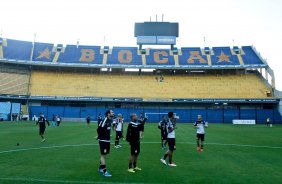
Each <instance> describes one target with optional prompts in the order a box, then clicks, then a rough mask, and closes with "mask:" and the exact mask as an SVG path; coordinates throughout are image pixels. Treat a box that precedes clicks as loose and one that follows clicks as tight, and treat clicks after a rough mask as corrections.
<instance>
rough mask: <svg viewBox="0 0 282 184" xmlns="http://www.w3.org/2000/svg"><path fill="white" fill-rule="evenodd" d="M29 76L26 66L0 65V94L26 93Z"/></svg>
mask: <svg viewBox="0 0 282 184" xmlns="http://www.w3.org/2000/svg"><path fill="white" fill-rule="evenodd" d="M29 76H30V74H29V72H28V70H27V69H26V68H20V69H18V68H14V67H13V68H7V67H3V66H1V65H0V94H9V95H10V94H12V95H27V93H28V83H29Z"/></svg>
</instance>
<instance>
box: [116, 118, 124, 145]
mask: <svg viewBox="0 0 282 184" xmlns="http://www.w3.org/2000/svg"><path fill="white" fill-rule="evenodd" d="M115 128H116V140H115V148H120V147H121V145H120V144H119V140H120V139H121V137H122V128H123V117H122V114H118V118H117V120H116V126H115Z"/></svg>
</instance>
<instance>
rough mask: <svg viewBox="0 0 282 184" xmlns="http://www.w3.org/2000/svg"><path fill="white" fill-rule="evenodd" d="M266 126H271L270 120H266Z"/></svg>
mask: <svg viewBox="0 0 282 184" xmlns="http://www.w3.org/2000/svg"><path fill="white" fill-rule="evenodd" d="M266 126H270V118H269V117H268V118H266Z"/></svg>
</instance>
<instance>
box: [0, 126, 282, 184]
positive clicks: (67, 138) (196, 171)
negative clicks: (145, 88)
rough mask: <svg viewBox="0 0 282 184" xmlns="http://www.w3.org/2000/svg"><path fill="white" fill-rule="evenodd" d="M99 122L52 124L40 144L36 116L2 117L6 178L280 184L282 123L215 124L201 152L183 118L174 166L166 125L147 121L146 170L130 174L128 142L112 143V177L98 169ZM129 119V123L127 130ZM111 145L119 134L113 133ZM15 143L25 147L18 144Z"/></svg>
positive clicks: (0, 163) (1, 173)
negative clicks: (163, 140)
mask: <svg viewBox="0 0 282 184" xmlns="http://www.w3.org/2000/svg"><path fill="white" fill-rule="evenodd" d="M96 126H97V125H96V123H91V127H90V128H87V126H86V123H70V122H62V124H61V126H60V127H58V128H51V127H47V128H46V133H45V136H46V142H45V143H41V142H40V138H39V135H38V126H36V125H35V123H34V122H18V123H11V122H1V123H0V183H1V184H8V183H9V184H15V183H20V184H24V183H78V184H82V183H86V184H92V183H175V184H177V183H201V184H202V183H281V182H282V172H281V171H282V126H281V125H274V126H273V127H266V126H265V125H231V124H211V123H210V124H209V128H208V129H206V141H205V143H206V144H205V150H204V152H202V153H199V152H197V151H196V145H195V142H196V141H195V135H196V134H195V129H194V127H193V125H192V124H180V123H178V124H177V126H178V129H177V130H176V147H177V150H176V151H175V153H174V155H173V159H174V161H175V163H176V164H177V165H178V166H177V167H176V168H171V167H169V166H164V165H162V164H161V162H160V158H161V157H162V155H163V154H164V152H165V150H162V149H161V145H160V131H159V129H157V124H153V123H147V124H146V126H145V134H144V138H143V139H142V143H141V153H140V156H139V160H138V163H137V165H138V166H139V167H141V168H142V169H143V170H142V171H139V172H137V173H134V174H131V173H128V172H127V167H128V159H129V154H130V151H129V146H128V144H127V143H126V141H121V144H122V146H123V147H122V148H120V149H115V148H114V147H113V145H112V146H111V153H110V155H109V156H108V157H107V168H108V170H109V172H110V173H111V174H112V175H113V177H112V178H105V177H103V176H102V175H101V174H99V173H98V172H97V169H98V163H99V157H100V156H99V153H100V152H99V147H98V145H97V143H98V142H97V140H96V139H95V137H96ZM126 128H127V124H126V125H125V130H126ZM112 135H113V136H112V143H113V142H114V135H115V132H112ZM17 143H19V145H18V146H17Z"/></svg>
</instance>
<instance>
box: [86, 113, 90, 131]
mask: <svg viewBox="0 0 282 184" xmlns="http://www.w3.org/2000/svg"><path fill="white" fill-rule="evenodd" d="M90 120H91V117H90V115H88V116H87V117H86V123H87V126H88V128H89V127H90Z"/></svg>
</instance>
